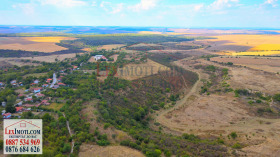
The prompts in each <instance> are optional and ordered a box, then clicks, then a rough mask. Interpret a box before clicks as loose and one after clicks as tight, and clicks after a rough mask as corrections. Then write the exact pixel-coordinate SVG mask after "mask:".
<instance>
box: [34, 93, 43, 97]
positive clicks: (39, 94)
mask: <svg viewBox="0 0 280 157" xmlns="http://www.w3.org/2000/svg"><path fill="white" fill-rule="evenodd" d="M36 95H37V96H45V94H41V93H38V94H36Z"/></svg>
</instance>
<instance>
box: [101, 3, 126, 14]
mask: <svg viewBox="0 0 280 157" xmlns="http://www.w3.org/2000/svg"><path fill="white" fill-rule="evenodd" d="M100 7H101V8H103V9H104V10H105V11H107V12H109V13H111V14H116V13H119V12H121V11H122V10H123V8H124V4H123V3H119V4H112V3H111V2H105V1H102V2H101V3H100Z"/></svg>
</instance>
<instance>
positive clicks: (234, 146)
mask: <svg viewBox="0 0 280 157" xmlns="http://www.w3.org/2000/svg"><path fill="white" fill-rule="evenodd" d="M232 148H234V149H241V148H242V146H241V144H240V143H235V144H234V145H233V146H232Z"/></svg>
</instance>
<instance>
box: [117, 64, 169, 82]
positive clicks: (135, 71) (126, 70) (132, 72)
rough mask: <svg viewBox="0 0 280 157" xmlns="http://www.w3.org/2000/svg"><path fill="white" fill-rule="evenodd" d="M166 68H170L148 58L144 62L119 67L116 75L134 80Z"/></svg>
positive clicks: (166, 69)
mask: <svg viewBox="0 0 280 157" xmlns="http://www.w3.org/2000/svg"><path fill="white" fill-rule="evenodd" d="M168 70H170V68H168V67H167V66H164V65H162V64H159V63H157V62H154V61H152V60H150V59H148V61H147V62H145V63H141V64H128V65H125V66H124V67H123V68H119V69H118V71H117V75H116V76H117V77H119V78H123V79H126V80H136V79H139V78H143V77H147V76H150V75H154V74H158V73H159V72H162V71H168Z"/></svg>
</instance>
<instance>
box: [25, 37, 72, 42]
mask: <svg viewBox="0 0 280 157" xmlns="http://www.w3.org/2000/svg"><path fill="white" fill-rule="evenodd" d="M24 39H25V40H29V41H33V42H48V43H49V42H50V43H59V42H60V41H61V40H75V39H76V38H71V37H24Z"/></svg>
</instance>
